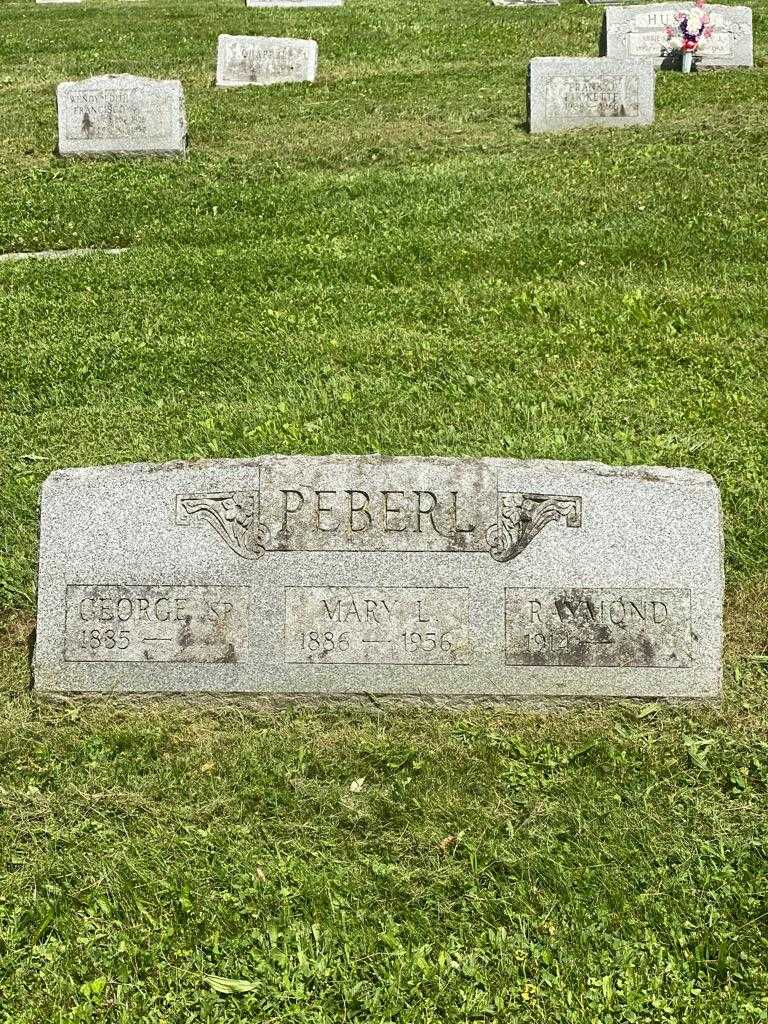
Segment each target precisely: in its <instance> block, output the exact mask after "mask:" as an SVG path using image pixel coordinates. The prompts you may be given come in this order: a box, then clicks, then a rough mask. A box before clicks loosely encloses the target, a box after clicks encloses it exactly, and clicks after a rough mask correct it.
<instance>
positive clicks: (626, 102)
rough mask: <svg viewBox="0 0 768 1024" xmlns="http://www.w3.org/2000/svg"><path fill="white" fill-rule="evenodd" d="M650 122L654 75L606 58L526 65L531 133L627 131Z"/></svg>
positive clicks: (555, 59)
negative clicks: (573, 130)
mask: <svg viewBox="0 0 768 1024" xmlns="http://www.w3.org/2000/svg"><path fill="white" fill-rule="evenodd" d="M653 118H654V71H653V68H651V67H646V66H644V65H643V64H640V63H638V62H637V61H632V60H609V59H608V58H605V57H535V58H534V59H533V60H532V61H531V62H530V64H529V65H528V122H529V126H530V130H531V132H534V133H536V132H558V131H568V130H570V129H571V128H590V127H597V126H600V125H603V126H606V127H631V126H633V125H642V124H651V122H652V121H653Z"/></svg>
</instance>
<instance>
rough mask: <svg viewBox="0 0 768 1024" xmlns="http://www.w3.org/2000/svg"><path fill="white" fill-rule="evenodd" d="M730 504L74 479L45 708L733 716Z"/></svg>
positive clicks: (262, 463) (441, 463) (365, 486)
mask: <svg viewBox="0 0 768 1024" xmlns="http://www.w3.org/2000/svg"><path fill="white" fill-rule="evenodd" d="M722 598H723V569H722V527H721V516H720V501H719V492H718V489H717V487H716V485H715V484H714V482H713V480H712V479H711V477H709V476H708V475H707V474H705V473H700V472H696V471H693V470H674V469H665V468H647V467H634V468H618V469H617V468H611V467H608V466H602V465H600V464H597V463H557V462H543V461H542V462H518V461H515V460H503V459H442V458H385V457H382V456H348V457H347V456H328V457H315V458H309V457H303V456H265V457H263V458H259V459H254V460H244V461H235V460H232V461H212V462H199V463H194V462H193V463H171V464H168V465H135V466H113V467H102V468H91V469H72V470H61V471H59V472H56V473H54V474H53V475H52V476H50V477H49V478H48V480H47V481H46V483H45V485H44V488H43V500H42V513H41V549H40V574H39V603H38V629H37V646H36V651H35V686H36V688H37V689H38V690H39V691H45V692H57V693H135V694H138V693H186V694H205V693H228V694H262V695H265V694H266V695H271V696H277V695H283V696H290V695H296V694H304V695H311V696H312V697H313V698H318V697H320V698H323V697H329V698H334V697H341V696H344V695H349V694H356V695H362V694H372V695H380V696H383V695H394V696H397V697H401V698H404V699H410V700H418V701H426V702H430V701H437V702H443V703H448V704H450V703H452V702H453V703H461V702H463V701H466V700H470V701H471V700H483V699H489V700H495V699H511V698H521V699H530V700H535V701H540V702H543V703H546V702H555V703H556V702H558V701H563V700H565V701H568V700H576V699H584V698H590V699H593V698H599V699H604V698H628V697H629V698H632V697H636V698H653V699H658V698H665V697H669V698H683V699H702V700H703V699H706V700H710V699H716V698H717V697H718V695H719V693H720V662H721V642H722Z"/></svg>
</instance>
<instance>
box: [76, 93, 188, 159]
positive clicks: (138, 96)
mask: <svg viewBox="0 0 768 1024" xmlns="http://www.w3.org/2000/svg"><path fill="white" fill-rule="evenodd" d="M56 100H57V105H58V113H59V154H60V155H61V156H102V157H103V156H183V155H184V153H185V152H186V148H187V119H186V113H185V108H184V90H183V89H182V85H181V82H179V81H176V80H172V81H170V80H169V81H161V80H157V79H154V78H139V77H137V76H135V75H101V76H97V77H95V78H88V79H85V80H83V81H79V82H62V83H61V84H60V85H59V86H58V88H57V90H56Z"/></svg>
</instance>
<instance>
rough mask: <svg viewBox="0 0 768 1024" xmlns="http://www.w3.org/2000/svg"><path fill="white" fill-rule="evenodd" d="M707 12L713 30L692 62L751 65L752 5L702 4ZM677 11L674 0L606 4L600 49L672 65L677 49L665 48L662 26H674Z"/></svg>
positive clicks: (704, 65) (667, 42)
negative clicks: (636, 4) (666, 1)
mask: <svg viewBox="0 0 768 1024" xmlns="http://www.w3.org/2000/svg"><path fill="white" fill-rule="evenodd" d="M707 12H708V14H709V17H710V23H711V25H712V27H713V29H714V32H713V34H712V35H711V36H710V38H709V39H702V40H701V42H700V43H699V46H698V48H697V50H696V66H697V67H699V68H708V67H713V68H714V67H751V66H752V63H753V57H752V10H751V8H749V7H730V6H727V5H724V4H707ZM679 13H680V8H679V7H678V6H675V5H673V4H644V5H642V6H631V7H627V6H611V7H607V8H606V10H605V13H604V15H603V32H602V39H601V50H602V52H603V53H605V55H606V56H607V57H609V58H619V57H633V58H636V59H638V60H640V61H643V62H645V63H648V64H650V65H652V66H656V67H661V68H674V67H677V66H678V65H679V61H680V54H679V52H677V51H675V50H672V51H670V49H669V46H670V40H669V39H668V38H667V33H666V29H667V28H668V27H669V28H673V29H674V28H676V26H677V21H678V17H677V16H678V14H679Z"/></svg>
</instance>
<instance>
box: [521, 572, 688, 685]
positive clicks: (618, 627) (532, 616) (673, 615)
mask: <svg viewBox="0 0 768 1024" xmlns="http://www.w3.org/2000/svg"><path fill="white" fill-rule="evenodd" d="M505 605H506V608H505V620H506V663H507V665H540V666H567V665H572V666H581V667H584V668H610V667H616V668H619V667H620V668H683V667H686V666H688V665H690V663H691V628H690V622H691V596H690V592H689V591H688V590H667V589H659V590H656V589H652V588H649V589H640V588H634V589H622V588H617V589H595V590H587V589H566V588H563V589H557V588H549V589H543V590H542V589H538V588H517V587H510V588H508V589H507V590H506V601H505Z"/></svg>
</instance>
